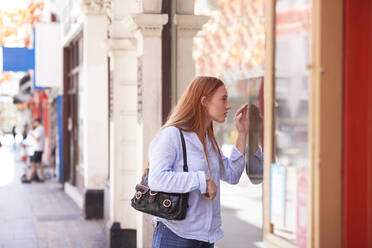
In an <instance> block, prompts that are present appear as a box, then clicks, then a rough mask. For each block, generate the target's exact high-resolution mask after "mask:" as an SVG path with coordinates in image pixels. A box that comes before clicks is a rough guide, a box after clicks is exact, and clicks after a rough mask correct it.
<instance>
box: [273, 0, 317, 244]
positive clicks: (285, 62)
mask: <svg viewBox="0 0 372 248" xmlns="http://www.w3.org/2000/svg"><path fill="white" fill-rule="evenodd" d="M275 9H276V18H275V19H276V26H275V29H276V37H275V38H276V41H275V124H276V126H275V141H276V148H275V155H276V156H275V160H276V161H275V163H274V164H272V165H271V194H270V200H271V204H270V206H271V211H270V213H271V215H270V219H271V223H272V224H273V231H274V233H275V234H277V235H279V236H281V237H284V238H286V239H288V240H290V241H291V242H293V243H296V244H297V245H298V246H299V247H305V246H306V229H307V208H308V206H307V202H308V195H307V192H308V190H307V188H308V166H309V139H308V129H309V127H308V119H309V97H310V92H309V89H310V82H311V81H310V71H309V70H308V65H309V64H310V63H311V61H310V53H311V49H310V48H311V47H310V45H311V44H310V40H311V36H310V35H311V25H310V24H311V22H310V21H311V1H310V0H277V1H276V6H275Z"/></svg>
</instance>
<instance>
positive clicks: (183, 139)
mask: <svg viewBox="0 0 372 248" xmlns="http://www.w3.org/2000/svg"><path fill="white" fill-rule="evenodd" d="M178 130H179V131H180V134H181V142H182V151H183V171H186V172H187V171H189V168H188V167H187V155H186V143H185V138H184V137H183V133H182V131H181V129H178Z"/></svg>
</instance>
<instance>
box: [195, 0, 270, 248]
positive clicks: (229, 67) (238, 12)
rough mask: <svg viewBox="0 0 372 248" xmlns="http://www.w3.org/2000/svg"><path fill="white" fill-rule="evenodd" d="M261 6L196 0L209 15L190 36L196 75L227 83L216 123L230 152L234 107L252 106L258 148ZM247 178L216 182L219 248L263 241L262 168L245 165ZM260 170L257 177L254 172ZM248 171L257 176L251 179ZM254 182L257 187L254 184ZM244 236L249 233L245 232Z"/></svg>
mask: <svg viewBox="0 0 372 248" xmlns="http://www.w3.org/2000/svg"><path fill="white" fill-rule="evenodd" d="M264 10H265V8H264V1H263V0H242V1H226V0H196V1H195V14H197V15H208V16H210V19H209V21H208V22H207V23H206V24H205V25H204V26H203V28H202V30H201V31H200V32H199V33H198V34H197V35H196V37H195V38H194V48H193V57H194V61H195V67H196V74H197V75H208V76H215V77H218V78H220V79H222V80H223V81H224V83H225V85H226V88H227V91H228V94H229V102H230V104H231V106H232V109H231V110H230V112H229V114H228V116H227V119H226V121H225V122H224V123H223V124H219V125H217V124H216V125H215V126H214V128H215V134H216V138H217V140H218V143H219V144H220V147H221V149H222V151H223V153H224V154H225V156H229V155H230V154H231V151H232V147H233V144H234V143H235V140H236V136H237V132H236V129H235V126H234V115H235V112H236V110H237V109H238V108H239V107H240V106H241V105H243V104H245V103H249V104H252V107H251V108H250V109H252V111H251V112H250V114H249V116H252V118H251V119H252V120H254V122H255V125H251V127H254V128H253V129H254V130H255V131H254V132H253V130H252V133H255V134H256V135H254V136H251V137H250V140H251V144H250V146H249V147H250V148H251V150H252V153H254V152H256V150H257V147H258V146H261V135H262V122H263V120H262V115H263V113H261V109H263V102H262V100H263V91H262V90H263V83H264V82H263V63H264V55H265V53H264V52H265V50H264V47H265V44H264V42H265V29H264V20H265V19H264V17H265V11H264ZM246 161H247V168H248V170H249V171H250V172H251V174H250V179H249V178H248V177H247V176H246V175H245V173H244V172H243V173H244V174H243V175H242V177H241V179H240V182H239V184H238V185H229V184H227V183H225V182H221V212H222V229H223V231H224V232H225V237H224V238H223V239H222V240H220V241H218V242H217V243H216V246H218V247H235V248H240V247H241V248H243V247H244V248H245V247H261V246H263V243H262V184H260V182H261V177H262V172H263V170H262V166H261V171H259V170H254V168H253V167H252V169H250V168H251V167H250V166H249V165H250V164H249V161H250V160H249V156H248V154H247V158H246ZM259 173H261V175H257V174H259ZM252 175H255V176H256V177H255V178H254V179H252V178H253V177H252ZM254 184H257V185H254ZM247 234H249V235H247Z"/></svg>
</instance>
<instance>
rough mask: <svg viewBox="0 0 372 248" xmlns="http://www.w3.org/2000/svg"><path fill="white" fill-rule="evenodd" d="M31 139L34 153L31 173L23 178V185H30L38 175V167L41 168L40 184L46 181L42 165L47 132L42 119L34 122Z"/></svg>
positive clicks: (30, 134) (30, 133)
mask: <svg viewBox="0 0 372 248" xmlns="http://www.w3.org/2000/svg"><path fill="white" fill-rule="evenodd" d="M29 136H30V137H29V138H30V139H31V142H30V143H31V144H30V146H31V147H30V148H29V149H31V150H32V151H33V155H32V156H31V166H32V168H31V173H30V174H29V175H28V176H26V178H22V182H23V183H30V182H31V180H32V179H33V178H34V177H35V176H36V175H37V167H39V175H38V179H39V181H40V182H43V181H44V168H43V164H42V155H43V151H44V142H45V141H44V140H45V131H44V127H43V126H42V125H41V120H40V119H35V120H34V121H33V122H32V130H31V131H30V132H29Z"/></svg>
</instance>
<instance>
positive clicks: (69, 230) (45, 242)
mask: <svg viewBox="0 0 372 248" xmlns="http://www.w3.org/2000/svg"><path fill="white" fill-rule="evenodd" d="M15 157H16V156H15V154H14V152H13V151H12V149H11V148H10V147H7V146H3V147H2V148H0V248H13V247H14V248H16V247H17V248H18V247H23V248H29V247H30V248H34V247H39V248H44V247H45V248H46V247H51V248H59V247H61V248H62V247H63V248H68V247H79V248H83V247H87V248H90V247H91V248H100V247H102V248H103V247H106V245H105V239H104V231H103V221H102V220H89V221H88V220H85V219H84V217H83V215H82V212H81V210H80V209H79V208H78V206H77V205H76V204H75V203H74V202H73V201H72V200H71V199H70V198H69V197H68V196H67V195H66V194H65V193H64V191H63V188H62V185H61V184H60V183H58V182H57V181H56V180H55V179H49V180H46V181H45V182H44V183H37V182H32V183H31V184H22V183H21V182H20V177H21V175H22V174H23V167H24V165H23V164H22V163H21V162H19V161H17V160H16V159H14V158H15Z"/></svg>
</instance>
